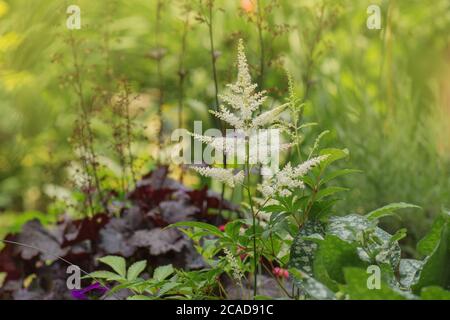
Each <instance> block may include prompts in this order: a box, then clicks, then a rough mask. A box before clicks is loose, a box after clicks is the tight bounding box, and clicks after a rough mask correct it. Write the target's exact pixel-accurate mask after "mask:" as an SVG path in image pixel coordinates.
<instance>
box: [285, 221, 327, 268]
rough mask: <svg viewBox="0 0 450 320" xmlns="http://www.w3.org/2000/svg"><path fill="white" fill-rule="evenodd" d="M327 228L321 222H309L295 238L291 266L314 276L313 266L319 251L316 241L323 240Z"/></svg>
mask: <svg viewBox="0 0 450 320" xmlns="http://www.w3.org/2000/svg"><path fill="white" fill-rule="evenodd" d="M324 233H325V228H324V227H323V225H322V224H321V223H320V222H317V221H308V222H307V223H306V224H305V225H304V226H303V228H302V229H301V230H300V231H299V233H298V234H297V236H296V237H295V238H294V241H293V242H292V246H291V254H290V261H289V266H290V267H291V268H296V269H299V270H302V271H303V272H305V273H307V274H309V275H312V272H313V270H312V265H313V262H314V256H315V253H316V250H317V247H318V245H317V243H316V242H315V241H313V240H314V239H317V240H319V239H323V235H324Z"/></svg>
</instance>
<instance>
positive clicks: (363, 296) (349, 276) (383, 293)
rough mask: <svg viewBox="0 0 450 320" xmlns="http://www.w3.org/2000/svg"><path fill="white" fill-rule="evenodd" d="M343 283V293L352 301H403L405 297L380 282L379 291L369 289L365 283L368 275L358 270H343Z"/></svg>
mask: <svg viewBox="0 0 450 320" xmlns="http://www.w3.org/2000/svg"><path fill="white" fill-rule="evenodd" d="M344 276H345V283H346V285H344V286H341V288H342V289H343V291H344V292H345V293H346V294H348V295H349V298H350V299H354V300H405V296H404V295H402V294H401V293H400V292H397V291H396V290H395V289H393V288H391V287H390V286H389V285H388V284H386V283H385V282H384V281H381V285H380V289H376V288H374V289H369V288H368V285H367V282H368V279H369V276H370V274H368V273H367V271H366V270H364V269H360V268H353V267H352V268H345V269H344Z"/></svg>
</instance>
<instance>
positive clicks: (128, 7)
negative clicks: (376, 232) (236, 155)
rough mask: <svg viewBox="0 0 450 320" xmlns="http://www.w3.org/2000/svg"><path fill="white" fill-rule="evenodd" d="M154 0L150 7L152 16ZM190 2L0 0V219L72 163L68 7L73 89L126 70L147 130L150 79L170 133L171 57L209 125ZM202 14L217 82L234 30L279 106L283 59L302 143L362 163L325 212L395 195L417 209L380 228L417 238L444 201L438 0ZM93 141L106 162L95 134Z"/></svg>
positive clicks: (64, 183) (227, 67)
mask: <svg viewBox="0 0 450 320" xmlns="http://www.w3.org/2000/svg"><path fill="white" fill-rule="evenodd" d="M206 2H207V1H206ZM158 3H159V4H161V3H162V4H163V5H162V7H160V11H159V15H160V21H159V23H158V21H157V18H156V17H157V7H158ZM199 3H201V1H196V0H191V1H182V0H179V1H177V0H170V1H162V2H159V1H157V0H145V1H144V0H128V1H111V0H108V1H107V0H101V1H100V0H99V1H88V0H85V1H84V0H80V1H76V0H71V1H61V0H33V1H29V0H10V1H5V0H0V111H1V116H0V210H1V212H3V213H0V221H3V224H4V225H5V224H8V225H11V224H13V223H14V221H15V219H22V218H18V213H20V212H24V211H25V212H28V214H30V212H33V211H42V212H45V211H46V209H47V206H48V205H49V203H50V202H51V198H52V192H53V193H54V190H55V188H56V189H58V188H66V189H69V190H70V185H71V184H70V181H71V179H72V178H73V177H71V174H70V172H68V170H67V165H68V163H69V161H70V160H71V159H73V158H74V155H73V151H72V147H71V145H70V137H71V134H72V130H73V123H74V120H75V115H76V113H77V110H76V103H75V102H74V101H75V96H74V94H73V92H72V90H71V89H70V85H68V82H70V81H71V79H70V48H69V46H68V44H67V41H65V39H67V35H68V33H70V32H71V31H69V30H68V29H67V28H66V19H67V16H68V15H67V13H66V9H67V7H68V6H69V5H71V4H75V5H78V6H79V7H80V8H81V24H82V27H81V30H74V31H72V32H73V35H74V36H75V37H76V38H77V39H80V41H82V50H83V51H82V60H83V62H84V63H85V64H86V65H87V66H89V67H87V73H88V74H87V76H86V78H85V81H86V83H87V84H86V86H90V85H92V86H94V85H95V84H98V83H99V82H102V81H103V82H105V81H107V80H106V78H105V77H99V76H98V72H99V71H98V70H104V69H108V68H111V70H112V74H113V75H114V76H115V77H126V78H127V79H128V80H129V81H130V83H131V85H132V88H133V92H134V93H136V94H137V95H138V99H137V100H136V101H135V102H134V103H135V104H136V108H142V109H144V111H143V112H142V113H140V115H139V122H140V123H142V124H144V125H147V126H148V127H149V129H146V130H144V131H145V132H147V133H148V135H151V134H152V132H151V129H152V119H153V118H152V114H154V113H155V112H156V111H155V109H156V104H157V98H156V93H155V92H156V91H157V90H156V88H158V87H159V86H163V88H164V117H165V123H166V127H165V132H166V135H169V134H170V132H171V130H172V129H174V128H176V127H177V126H178V124H177V121H176V119H177V112H178V109H177V108H178V98H179V88H178V81H179V68H180V59H182V62H183V65H184V69H185V70H186V72H187V75H186V80H185V91H184V97H185V98H184V99H185V105H184V112H183V118H184V124H185V126H186V127H187V128H189V127H190V126H191V125H192V122H193V121H194V120H203V121H205V122H206V123H208V122H210V121H211V120H210V116H209V114H208V108H209V107H210V106H211V105H212V104H213V102H214V82H213V81H212V75H211V61H210V52H209V48H210V47H209V45H210V38H209V34H208V27H207V25H205V24H204V23H202V22H201V21H200V19H197V17H198V13H196V12H195V11H196V10H198V6H199ZM371 4H377V5H379V7H380V9H381V11H380V12H381V29H380V30H377V29H375V30H369V29H368V28H367V26H366V20H367V18H368V17H369V14H368V13H367V8H368V6H369V5H371ZM202 5H203V6H204V5H205V1H203V3H202ZM186 7H187V9H188V11H186ZM259 7H260V8H263V9H264V10H262V11H261V13H262V16H259V17H260V18H261V19H262V20H258V14H257V12H258V11H257V10H258V8H259ZM213 16H214V20H213V36H214V41H215V46H216V50H217V52H216V56H217V66H218V82H219V89H222V88H223V87H224V85H225V84H226V83H228V82H230V80H231V79H232V78H233V74H234V73H233V72H234V68H233V67H232V66H234V64H232V62H233V61H234V56H235V47H236V40H237V39H238V38H243V39H244V40H245V43H246V47H247V55H248V58H249V62H250V63H251V65H252V70H251V71H252V73H253V74H254V76H255V79H258V82H259V83H260V84H262V85H263V87H264V88H266V89H268V91H269V94H270V96H271V97H272V98H273V99H274V100H280V101H281V100H282V99H283V96H285V93H286V90H287V81H286V76H285V71H284V68H285V66H286V67H287V69H288V70H289V72H290V73H291V74H292V76H293V77H294V79H295V81H296V86H297V90H298V92H299V93H300V96H302V97H304V98H305V102H306V111H305V122H309V121H312V122H318V123H319V125H318V126H317V127H314V128H312V129H311V130H309V131H307V133H306V137H305V139H306V141H309V143H311V141H314V139H315V137H316V136H317V134H318V133H320V132H321V131H323V130H325V129H329V130H330V132H331V133H330V134H329V135H327V136H326V137H325V138H324V140H323V145H325V146H335V147H345V148H348V149H349V151H350V159H349V161H348V163H346V167H352V168H357V169H360V170H362V171H363V173H362V174H358V175H354V176H352V177H350V178H346V180H345V181H343V183H344V184H345V185H346V186H348V187H349V188H351V191H350V192H349V193H348V194H347V197H346V198H345V200H344V201H341V202H340V204H339V205H338V207H337V211H338V213H339V212H341V213H350V212H355V211H356V212H361V213H362V212H367V211H369V210H371V209H374V208H376V207H378V206H382V205H384V204H387V203H390V202H398V201H405V202H410V203H414V204H417V205H420V206H422V207H423V208H424V210H423V212H422V213H414V215H408V214H405V215H402V216H401V219H402V221H397V220H391V221H388V222H387V223H388V224H389V225H391V226H392V227H393V228H394V227H395V225H396V224H398V223H401V224H403V225H404V224H407V227H408V229H409V231H410V233H411V234H412V237H413V238H415V239H414V240H416V238H420V236H421V235H423V233H424V232H425V230H427V228H428V226H429V223H430V221H431V220H430V219H431V217H432V216H433V215H435V214H436V213H437V212H438V211H439V210H440V208H441V207H443V206H447V207H449V206H450V125H449V123H450V121H449V120H450V2H449V1H448V0H433V1H423V0H395V1H394V0H392V1H386V0H385V1H372V0H370V1H369V0H361V1H352V0H333V1H321V0H316V1H312V0H298V1H287V0H285V1H271V0H259V1H257V0H226V1H225V0H222V1H215V3H214V9H213ZM185 19H189V20H188V24H189V28H188V29H187V33H186V48H185V54H180V53H181V52H182V43H183V42H182V39H183V33H184V30H185V29H184V26H185ZM258 21H260V22H261V24H260V26H261V34H260V33H259V31H258ZM158 24H159V27H158ZM261 44H262V46H261ZM160 48H164V50H165V52H166V53H165V55H164V58H163V59H161V68H162V70H161V71H162V78H161V82H159V83H158V77H157V68H156V63H155V59H152V58H151V56H152V54H154V52H155V50H157V49H160ZM261 48H262V49H261ZM261 50H262V51H261ZM261 52H263V53H264V54H263V59H261ZM261 61H262V63H263V65H264V72H263V74H262V76H261ZM68 64H69V65H68ZM68 70H69V71H68ZM99 118H101V117H100V116H99ZM94 125H96V126H97V127H96V128H97V131H98V134H99V135H100V136H101V135H102V130H104V129H103V128H104V124H103V125H102V123H101V121H100V120H99V121H98V123H97V124H96V122H95V119H94ZM138 146H139V150H138V152H139V153H140V154H141V155H143V157H145V155H146V154H148V155H149V156H151V152H152V149H151V148H149V147H148V145H147V144H146V143H145V142H144V140H141V141H140V143H139V144H138ZM98 147H99V149H100V150H102V151H101V153H102V154H103V156H104V157H105V158H110V159H111V161H114V158H113V156H112V155H111V152H110V151H109V149H110V147H109V146H108V143H107V142H105V143H104V144H100V145H99V146H98ZM292 160H293V161H295V159H292ZM58 190H63V189H58ZM31 215H33V214H32V213H31ZM2 219H3V220H2ZM5 221H6V222H5ZM1 227H2V225H1V223H0V228H1Z"/></svg>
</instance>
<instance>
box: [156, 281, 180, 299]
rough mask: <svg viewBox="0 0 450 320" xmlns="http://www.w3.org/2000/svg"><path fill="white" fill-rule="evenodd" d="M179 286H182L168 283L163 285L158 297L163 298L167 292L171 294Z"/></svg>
mask: <svg viewBox="0 0 450 320" xmlns="http://www.w3.org/2000/svg"><path fill="white" fill-rule="evenodd" d="M178 286H180V284H179V283H177V282H166V283H165V284H163V286H162V287H161V289H160V290H159V291H158V296H163V295H165V294H166V293H167V292H169V291H170V290H172V289H174V288H176V287H178Z"/></svg>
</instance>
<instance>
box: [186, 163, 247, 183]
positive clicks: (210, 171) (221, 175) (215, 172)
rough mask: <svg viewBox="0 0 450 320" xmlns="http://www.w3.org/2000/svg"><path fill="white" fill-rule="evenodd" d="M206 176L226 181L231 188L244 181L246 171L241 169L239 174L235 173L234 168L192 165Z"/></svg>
mask: <svg viewBox="0 0 450 320" xmlns="http://www.w3.org/2000/svg"><path fill="white" fill-rule="evenodd" d="M192 169H193V170H195V171H197V172H198V173H199V174H200V175H202V176H204V177H209V178H212V179H215V180H218V181H220V182H223V183H226V184H227V185H228V186H230V187H231V188H233V187H235V186H236V185H238V184H242V183H243V182H244V172H243V171H239V172H238V173H237V174H234V173H233V169H224V168H212V167H192Z"/></svg>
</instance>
